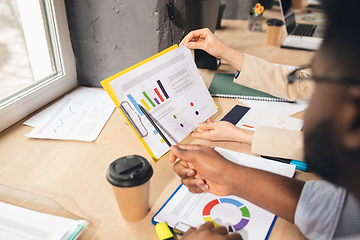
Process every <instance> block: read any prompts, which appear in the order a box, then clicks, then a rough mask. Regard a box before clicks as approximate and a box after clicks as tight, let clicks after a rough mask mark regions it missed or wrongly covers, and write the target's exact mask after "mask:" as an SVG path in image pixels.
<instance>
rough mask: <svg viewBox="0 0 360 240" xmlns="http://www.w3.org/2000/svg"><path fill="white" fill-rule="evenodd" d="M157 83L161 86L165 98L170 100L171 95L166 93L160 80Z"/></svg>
mask: <svg viewBox="0 0 360 240" xmlns="http://www.w3.org/2000/svg"><path fill="white" fill-rule="evenodd" d="M156 82H157V84H158V85H159V87H160V89H161V91H162V92H163V94H164V96H165V97H166V99H168V98H169V95H168V94H167V92H166V91H165V88H164V86H163V85H162V83H161V81H160V80H157V81H156Z"/></svg>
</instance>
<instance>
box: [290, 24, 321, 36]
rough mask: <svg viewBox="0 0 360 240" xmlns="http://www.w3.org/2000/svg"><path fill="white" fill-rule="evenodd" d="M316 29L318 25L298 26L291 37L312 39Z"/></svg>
mask: <svg viewBox="0 0 360 240" xmlns="http://www.w3.org/2000/svg"><path fill="white" fill-rule="evenodd" d="M316 27H317V25H313V24H297V26H296V28H295V29H294V31H293V32H292V34H291V35H296V36H307V37H311V36H312V35H313V34H314V32H315V29H316Z"/></svg>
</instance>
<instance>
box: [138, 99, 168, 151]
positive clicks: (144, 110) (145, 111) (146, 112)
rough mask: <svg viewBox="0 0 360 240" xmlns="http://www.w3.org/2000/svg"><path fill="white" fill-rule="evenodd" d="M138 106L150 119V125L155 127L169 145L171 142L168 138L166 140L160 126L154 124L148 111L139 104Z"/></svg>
mask: <svg viewBox="0 0 360 240" xmlns="http://www.w3.org/2000/svg"><path fill="white" fill-rule="evenodd" d="M139 108H140V110H141V111H142V112H143V113H144V115H145V117H146V118H147V119H148V120H149V121H150V123H151V125H153V127H154V128H155V129H156V131H157V132H158V133H159V134H160V136H161V137H162V138H163V139H164V141H165V142H166V144H167V145H168V146H169V147H171V143H170V142H169V140H167V138H166V137H165V135H164V134H163V133H162V131H161V130H160V128H159V127H158V126H157V125H156V124H155V122H154V121H153V120H152V119H151V117H150V115H149V113H148V111H147V110H146V109H145V108H144V107H143V106H141V105H140V104H139Z"/></svg>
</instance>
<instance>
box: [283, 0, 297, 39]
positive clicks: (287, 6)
mask: <svg viewBox="0 0 360 240" xmlns="http://www.w3.org/2000/svg"><path fill="white" fill-rule="evenodd" d="M279 3H280V7H281V12H282V14H283V17H284V21H285V25H286V31H287V32H288V34H290V33H291V32H292V31H293V30H294V28H295V24H296V23H295V14H294V8H293V5H292V0H279Z"/></svg>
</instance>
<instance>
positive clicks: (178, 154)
mask: <svg viewBox="0 0 360 240" xmlns="http://www.w3.org/2000/svg"><path fill="white" fill-rule="evenodd" d="M198 149H201V145H192V144H188V145H186V144H185V145H177V146H175V145H173V146H171V147H170V156H169V161H170V162H171V163H174V162H175V161H176V159H177V158H179V159H183V160H185V161H190V160H191V159H193V157H192V156H191V155H189V153H188V151H189V150H198Z"/></svg>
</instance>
